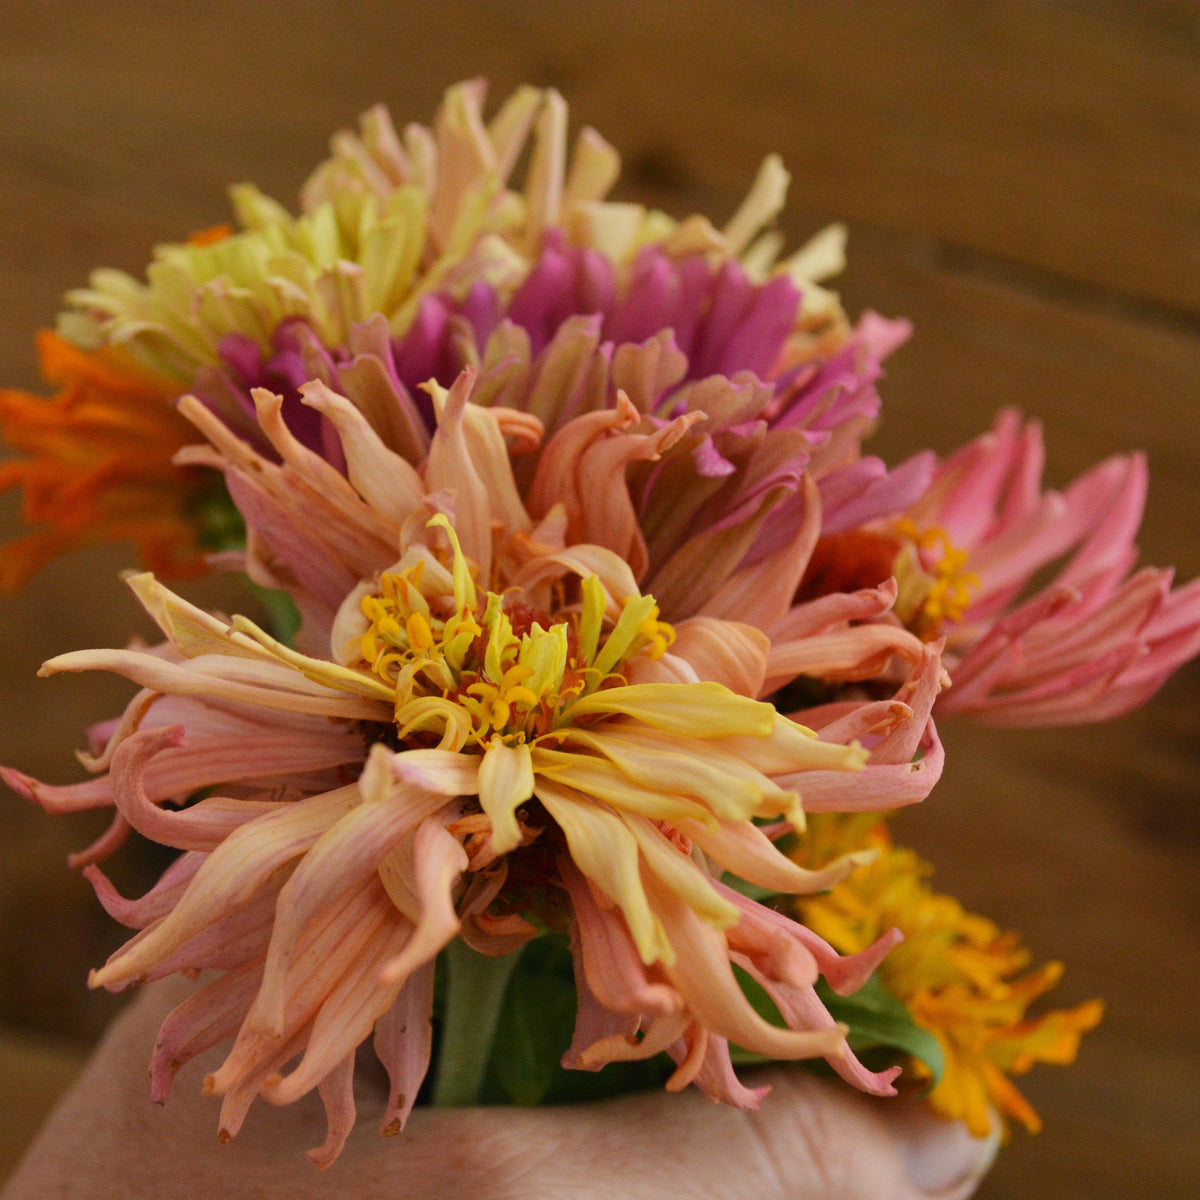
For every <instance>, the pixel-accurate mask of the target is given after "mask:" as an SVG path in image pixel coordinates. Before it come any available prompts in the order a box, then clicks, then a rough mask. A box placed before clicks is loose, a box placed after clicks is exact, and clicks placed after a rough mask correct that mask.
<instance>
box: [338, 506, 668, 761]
mask: <svg viewBox="0 0 1200 1200" xmlns="http://www.w3.org/2000/svg"><path fill="white" fill-rule="evenodd" d="M433 523H436V524H439V525H441V526H442V528H444V529H445V530H446V533H447V536H448V537H449V538H450V540H451V544H452V546H453V550H454V602H453V607H452V608H449V607H447V609H446V611H438V607H437V605H438V601H437V599H435V600H434V601H433V602H432V603H431V601H430V600H429V599H428V598H427V597H426V596H425V595H424V594H423V592H422V590H421V581H422V577H423V575H424V573H425V564H424V562H421V561H418V562H417V563H416V564H415V565H413V566H412V567H410V568H408V569H406V570H403V571H396V572H384V573H383V575H382V576H381V577H380V581H379V590H378V591H377V592H373V593H371V594H369V595H366V596H364V597H363V598H362V600H361V602H360V606H361V609H362V613H363V616H365V617H366V619H367V621H368V622H369V624H368V626H367V629H366V631H365V632H364V633H363V634H362V635H361V637H360V638H359V653H360V654H361V657H362V661H363V663H364V664H365V665H366V666H367V668H368V669H369V670H370V671H371V672H373V673H374V674H375V675H376V676H378V678H380V679H381V680H383V682H384V683H386V684H387V685H388V686H390V687H394V688H395V690H396V717H395V720H396V726H397V729H398V731H399V734H400V736H401V737H402V738H403V737H404V736H405V735H406V734H408V733H411V732H415V731H417V730H419V729H422V728H425V727H426V724H427V718H428V717H429V716H430V715H431V713H432V709H431V706H430V704H429V701H430V700H435V701H436V700H440V701H443V702H448V703H450V704H452V705H453V706H455V707H456V708H457V709H458V710H459V712H460V713H461V714H464V715H465V717H466V718H467V722H468V723H467V724H466V725H464V726H463V728H462V729H461V733H462V735H463V736H462V744H464V745H467V744H476V745H485V744H488V743H490V742H492V741H493V740H495V739H497V738H498V739H500V740H502V741H503V742H505V743H506V744H510V745H523V744H527V743H532V742H536V741H538V740H539V739H543V738H551V739H552V738H553V735H554V734H555V732H556V731H557V730H559V729H561V728H562V727H563V726H564V725H566V724H568V723H570V709H571V705H572V703H573V702H574V701H575V700H576V699H578V698H579V697H581V696H587V695H591V694H592V693H594V692H596V691H599V690H600V689H602V688H605V687H609V686H615V685H617V684H621V683H624V682H625V679H624V676H623V674H622V670H623V668H624V667H625V666H626V664H627V663H628V662H629V660H630V659H632V658H634V657H635V656H637V655H639V654H646V655H648V656H649V657H650V658H659V657H661V655H662V654H664V653H665V651H666V649H667V647H668V646H669V645H670V644H671V643H672V642H673V641H674V639H675V632H674V630H673V629H672V628H671V626H670V625H668V624H667V623H666V622H665V621H660V620H659V619H658V612H659V609H658V605H657V604H656V603H655V601H654V597H653V596H635V597H633V598H631V599H629V600H627V601H626V602H625V604H624V606H623V607H622V609H621V612H620V615H619V616H618V617H617V619H616V621H615V623H613V624H612V626H611V629H610V630H609V631H608V634H607V637H603V644H602V636H603V633H604V626H605V624H606V623H607V622H606V607H607V598H606V596H605V593H604V589H603V587H602V586H601V584H600V581H599V579H598V578H596V577H595V576H590V577H588V578H585V579H583V580H582V581H581V584H580V595H581V602H580V604H579V605H578V607H577V608H574V609H572V610H568V611H566V612H564V613H563V614H561V616H560V619H557V620H556V619H555V618H554V617H553V616H552V615H551V614H549V613H539V612H536V611H534V610H532V609H530V608H529V606H528V605H526V604H524V603H522V602H520V601H513V602H511V603H509V602H506V599H505V597H504V596H503V595H501V594H500V593H497V592H492V591H488V592H484V593H483V594H482V597H481V596H480V594H479V593H478V592H477V590H476V588H475V584H474V581H473V579H472V578H471V573H470V570H469V568H468V566H467V563H466V560H465V558H464V556H463V554H462V550H461V549H460V547H459V544H458V540H457V537H456V536H455V534H454V531H453V529H452V528H451V527H450V524H449V522H447V521H445V519H444V518H442V519H440V520H439V519H437V518H435V521H434V522H431V524H433ZM446 599H448V597H447V598H446ZM445 715H446V714H445V712H444V710H443V716H445ZM460 723H461V718H460Z"/></svg>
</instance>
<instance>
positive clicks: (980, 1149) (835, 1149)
mask: <svg viewBox="0 0 1200 1200" xmlns="http://www.w3.org/2000/svg"><path fill="white" fill-rule="evenodd" d="M763 1074H764V1075H766V1076H767V1079H766V1081H767V1082H770V1083H771V1084H772V1091H771V1095H770V1096H769V1097H768V1098H767V1099H766V1101H765V1102H764V1104H763V1107H762V1110H761V1111H760V1112H758V1113H757V1114H754V1116H753V1122H754V1125H755V1126H756V1128H755V1136H756V1137H757V1138H758V1139H759V1140H760V1142H761V1144H762V1147H763V1148H764V1149H765V1150H766V1152H767V1155H768V1156H769V1157H770V1158H771V1160H772V1161H773V1162H774V1163H775V1165H776V1170H777V1172H778V1174H779V1175H780V1176H781V1184H786V1183H788V1182H789V1181H790V1188H789V1187H787V1186H781V1187H780V1188H779V1189H778V1190H777V1191H775V1192H771V1193H769V1194H770V1195H778V1196H780V1197H781V1198H782V1197H788V1198H789V1200H796V1198H798V1197H805V1198H807V1197H810V1196H811V1197H813V1200H816V1198H817V1197H820V1198H821V1200H832V1198H833V1197H838V1198H839V1200H840V1198H842V1197H845V1198H847V1200H860V1198H861V1200H960V1198H962V1197H966V1196H970V1195H971V1194H972V1193H973V1192H974V1191H975V1189H976V1188H977V1187H978V1186H979V1184H980V1182H981V1181H982V1180H983V1177H984V1176H985V1175H986V1174H987V1172H988V1170H989V1169H990V1167H991V1165H992V1162H993V1161H994V1159H995V1157H996V1150H997V1148H998V1147H999V1142H1000V1132H999V1129H998V1128H997V1129H996V1130H995V1132H994V1133H993V1134H992V1135H990V1136H989V1137H986V1138H976V1137H973V1136H972V1135H971V1134H970V1133H969V1132H968V1131H967V1128H966V1126H965V1125H964V1124H962V1122H959V1121H947V1120H944V1119H943V1118H941V1117H939V1116H937V1115H936V1114H935V1113H934V1112H932V1110H931V1109H930V1108H929V1106H928V1105H927V1104H926V1103H925V1102H924V1101H923V1100H920V1099H918V1098H915V1097H911V1096H900V1097H896V1098H886V1097H872V1096H865V1095H863V1094H862V1093H860V1092H856V1091H854V1090H852V1089H851V1088H849V1087H847V1086H846V1085H845V1084H843V1083H841V1082H840V1081H837V1080H826V1079H818V1078H816V1077H815V1076H813V1075H810V1074H808V1073H807V1072H805V1071H803V1070H799V1069H796V1068H790V1069H778V1070H773V1071H770V1072H764V1073H763ZM756 1082H762V1080H758V1079H756ZM808 1178H810V1179H812V1180H813V1181H815V1182H814V1183H813V1184H812V1185H810V1186H809V1187H808V1190H804V1187H803V1186H802V1185H800V1183H799V1181H800V1180H801V1179H808Z"/></svg>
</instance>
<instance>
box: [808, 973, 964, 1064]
mask: <svg viewBox="0 0 1200 1200" xmlns="http://www.w3.org/2000/svg"><path fill="white" fill-rule="evenodd" d="M817 995H818V996H819V997H820V998H821V1001H822V1002H823V1003H824V1005H825V1007H826V1008H827V1009H829V1011H830V1013H831V1014H832V1016H833V1018H834V1019H835V1020H837V1021H842V1022H844V1023H845V1024H847V1025H849V1026H850V1034H849V1036H848V1037H847V1038H846V1040H847V1041H848V1042H849V1043H850V1049H851V1050H853V1051H854V1052H855V1054H859V1055H862V1054H865V1053H867V1052H869V1051H872V1050H877V1049H887V1050H900V1051H902V1052H903V1053H905V1054H908V1055H911V1056H912V1057H913V1058H916V1059H920V1061H921V1062H923V1063H924V1064H925V1066H926V1067H928V1068H929V1072H930V1074H931V1076H932V1083H931V1084H930V1086H931V1087H933V1086H936V1085H937V1082H938V1080H939V1079H941V1077H942V1073H943V1072H944V1071H945V1069H946V1056H945V1054H943V1052H942V1047H941V1043H939V1042H938V1040H937V1038H936V1037H934V1036H933V1034H932V1033H930V1032H929V1030H928V1029H924V1028H922V1027H921V1026H920V1025H918V1024H917V1023H916V1021H914V1020H913V1019H912V1015H911V1014H910V1013H909V1011H908V1009H907V1007H905V1005H904V1003H903V1002H902V1001H900V1000H898V999H897V998H896V997H895V996H893V995H892V993H891V992H889V991H888V990H887V988H886V987H884V985H883V981H882V980H881V979H880V978H879V975H878V973H876V974H874V975H872V976H871V978H870V979H868V980H867V982H866V983H864V984H863V985H862V987H860V988H859V989H858V991H857V992H853V993H852V994H851V995H849V996H839V995H837V993H836V992H834V991H833V989H832V988H830V987H829V986H828V984H826V983H825V981H824V980H820V981H819V982H818V983H817Z"/></svg>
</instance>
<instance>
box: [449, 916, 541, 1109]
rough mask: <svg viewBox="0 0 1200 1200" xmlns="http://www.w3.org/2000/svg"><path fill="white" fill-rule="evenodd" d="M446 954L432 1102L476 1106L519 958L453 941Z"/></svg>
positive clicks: (514, 955) (453, 1106) (451, 1106)
mask: <svg viewBox="0 0 1200 1200" xmlns="http://www.w3.org/2000/svg"><path fill="white" fill-rule="evenodd" d="M443 953H444V954H445V956H446V968H447V971H446V976H447V982H446V1003H445V1010H444V1012H443V1017H442V1037H441V1042H440V1044H439V1046H438V1061H437V1071H436V1075H435V1077H434V1081H433V1102H434V1104H435V1105H437V1106H438V1107H439V1108H455V1107H460V1106H462V1105H465V1104H478V1103H479V1099H480V1093H481V1091H482V1089H483V1077H484V1075H485V1073H486V1072H487V1065H488V1059H489V1058H490V1057H491V1053H492V1042H493V1041H494V1040H495V1036H496V1026H497V1025H498V1024H499V1021H500V1009H501V1008H502V1006H503V1004H504V993H505V990H506V989H507V988H508V981H509V978H510V977H511V976H512V973H513V968H514V967H516V965H517V959H519V958H520V957H521V956H520V955H519V954H502V955H500V956H499V957H491V956H489V955H487V954H479V953H477V952H476V951H474V950H472V949H471V948H470V946H468V945H467V944H466V943H465V942H463V941H461V940H460V939H458V938H455V939H454V941H452V942H451V943H450V944H449V945H448V946H447V947H446V949H445V951H444V952H443Z"/></svg>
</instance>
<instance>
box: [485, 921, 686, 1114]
mask: <svg viewBox="0 0 1200 1200" xmlns="http://www.w3.org/2000/svg"><path fill="white" fill-rule="evenodd" d="M575 1010H576V997H575V974H574V969H573V966H572V963H571V952H570V947H569V945H568V943H567V939H566V937H565V936H564V935H563V934H559V933H551V934H546V935H544V936H542V937H539V938H535V939H534V940H533V941H532V942H530V943H529V945H528V946H526V947H525V949H524V950H523V951H521V959H520V962H519V963H518V964H517V967H516V970H515V971H514V972H513V975H512V978H511V979H510V980H509V984H508V989H507V991H506V992H505V996H504V1006H503V1008H502V1009H501V1013H500V1020H499V1023H498V1026H497V1029H496V1037H495V1041H494V1042H493V1043H492V1053H491V1060H490V1062H489V1064H488V1074H487V1080H486V1082H485V1085H484V1088H483V1092H482V1100H483V1102H484V1103H486V1104H520V1105H527V1106H531V1105H535V1104H568V1103H575V1102H578V1101H583V1100H599V1099H604V1098H606V1097H609V1096H621V1095H625V1094H626V1093H628V1092H639V1091H645V1090H647V1089H648V1088H654V1087H659V1086H661V1085H662V1083H663V1082H664V1081H665V1080H666V1078H667V1076H668V1075H669V1074H670V1073H671V1071H673V1070H674V1064H673V1063H671V1061H670V1059H668V1058H667V1057H666V1055H659V1056H657V1057H656V1058H654V1059H652V1060H650V1061H649V1062H632V1063H610V1064H609V1065H608V1066H607V1067H604V1068H603V1069H602V1070H600V1071H575V1070H571V1071H569V1070H567V1069H566V1068H565V1067H563V1065H562V1062H561V1059H562V1056H563V1054H564V1053H565V1052H566V1050H567V1048H568V1047H569V1046H570V1044H571V1035H572V1033H573V1031H574V1027H575Z"/></svg>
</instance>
